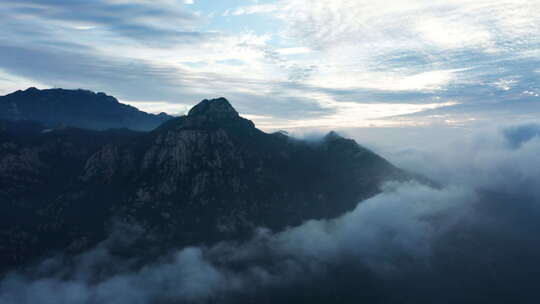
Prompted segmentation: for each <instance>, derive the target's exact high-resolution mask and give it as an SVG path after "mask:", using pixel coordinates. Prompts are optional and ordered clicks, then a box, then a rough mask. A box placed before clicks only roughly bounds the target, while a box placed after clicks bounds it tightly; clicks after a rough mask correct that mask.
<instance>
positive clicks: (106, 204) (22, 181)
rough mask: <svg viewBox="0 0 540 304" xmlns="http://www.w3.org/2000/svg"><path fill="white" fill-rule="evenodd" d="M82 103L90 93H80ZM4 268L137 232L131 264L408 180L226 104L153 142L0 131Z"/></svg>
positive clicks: (164, 128) (123, 136) (207, 103)
mask: <svg viewBox="0 0 540 304" xmlns="http://www.w3.org/2000/svg"><path fill="white" fill-rule="evenodd" d="M88 94H90V93H88ZM0 128H1V131H0V201H1V202H2V207H1V208H2V213H1V214H0V244H2V247H0V261H2V262H0V263H2V265H1V266H2V267H3V268H4V269H6V268H7V267H11V266H13V265H17V264H24V263H27V262H29V261H32V260H34V259H36V258H37V257H40V256H43V255H45V254H47V253H49V252H52V251H54V250H61V251H63V252H65V253H77V252H81V251H82V250H85V249H87V248H91V247H92V246H95V245H96V244H97V243H98V242H100V241H102V240H104V239H105V238H107V236H108V235H109V234H110V233H111V230H112V229H113V227H114V226H115V224H118V223H121V224H125V225H133V226H137V227H141V229H143V231H144V233H143V234H142V236H141V237H140V240H139V241H138V242H137V244H138V245H137V246H135V247H132V248H130V250H129V252H123V253H121V254H128V255H155V254H159V253H163V252H164V251H166V250H168V249H170V248H173V247H174V248H178V247H180V246H185V245H193V244H208V243H214V242H217V241H220V240H225V239H243V238H246V237H249V236H250V235H251V233H252V232H253V230H254V229H255V228H257V227H266V228H269V229H271V230H274V231H279V230H282V229H284V228H286V227H287V226H295V225H298V224H300V223H302V222H303V221H305V220H308V219H320V218H332V217H335V216H338V215H340V214H343V213H344V212H346V211H349V210H351V209H353V208H354V207H355V206H356V205H357V203H358V202H359V201H361V200H363V199H365V198H368V197H370V196H373V195H375V194H377V193H379V192H380V190H379V187H380V185H381V183H383V182H384V181H387V180H393V179H394V180H404V179H410V178H411V176H410V175H408V174H407V173H405V172H403V171H402V170H400V169H398V168H396V167H394V166H393V165H391V164H390V163H389V162H388V161H386V160H385V159H383V158H381V157H380V156H378V155H376V154H375V153H373V152H371V151H369V150H368V149H365V148H363V147H361V146H359V145H358V144H357V143H356V142H355V141H354V140H351V139H346V138H343V137H341V136H339V135H338V134H336V133H334V132H330V133H329V134H328V135H326V136H325V137H324V138H322V139H321V140H320V141H318V142H313V141H311V142H307V141H302V140H298V139H294V138H291V137H289V136H287V135H285V134H283V133H282V132H278V133H273V134H268V133H265V132H262V131H260V130H259V129H257V128H255V126H254V124H253V123H252V122H251V121H249V120H247V119H244V118H242V117H240V116H239V115H238V113H237V112H236V111H235V110H234V108H233V107H232V106H231V105H230V104H229V102H228V101H227V100H226V99H224V98H219V99H213V100H203V101H202V102H201V103H199V104H198V105H196V106H195V107H193V108H192V109H191V111H190V112H189V114H188V115H186V116H182V117H178V118H174V119H171V120H169V121H167V122H165V123H164V124H162V125H161V126H160V127H158V128H156V129H155V130H153V131H151V132H134V131H130V130H126V129H123V130H108V131H91V130H84V129H77V128H71V127H65V128H57V129H48V127H47V126H43V125H40V124H38V123H34V122H25V121H19V122H11V121H4V122H2V123H1V124H0Z"/></svg>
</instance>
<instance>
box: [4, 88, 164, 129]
mask: <svg viewBox="0 0 540 304" xmlns="http://www.w3.org/2000/svg"><path fill="white" fill-rule="evenodd" d="M171 118H173V117H172V116H169V115H167V114H165V113H161V114H159V115H154V114H149V113H146V112H142V111H139V110H138V109H137V108H135V107H132V106H129V105H126V104H122V103H119V102H118V100H117V99H116V98H114V97H112V96H108V95H106V94H105V93H94V92H92V91H87V90H64V89H48V90H38V89H36V88H29V89H27V90H25V91H17V92H14V93H11V94H8V95H5V96H0V119H4V120H14V121H20V120H27V121H36V122H40V123H42V124H44V125H47V126H50V127H55V126H58V125H68V126H73V127H79V128H87V129H94V130H105V129H111V128H128V129H132V130H140V131H149V130H152V129H154V128H156V127H157V126H159V125H160V124H161V123H163V122H165V121H167V120H169V119H171Z"/></svg>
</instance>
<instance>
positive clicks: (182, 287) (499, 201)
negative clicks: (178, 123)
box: [0, 124, 540, 304]
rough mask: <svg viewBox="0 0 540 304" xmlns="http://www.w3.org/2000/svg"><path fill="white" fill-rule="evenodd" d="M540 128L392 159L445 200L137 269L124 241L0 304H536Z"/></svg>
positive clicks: (405, 200) (397, 195)
mask: <svg viewBox="0 0 540 304" xmlns="http://www.w3.org/2000/svg"><path fill="white" fill-rule="evenodd" d="M539 128H540V125H535V124H528V125H521V126H512V127H508V128H503V129H496V130H495V131H493V130H492V131H489V132H482V133H477V134H475V135H471V136H464V137H463V138H462V139H460V140H459V141H456V142H448V143H446V144H443V145H433V146H430V147H427V148H425V149H422V150H420V149H418V150H416V151H414V150H410V149H409V150H408V151H409V152H408V153H406V154H405V153H402V154H396V156H395V157H396V159H395V160H396V162H397V163H398V164H400V165H403V166H404V167H406V168H408V169H415V170H416V171H418V172H421V173H423V174H425V175H426V176H428V177H430V178H431V179H433V180H436V181H438V182H440V183H441V184H442V185H443V186H442V187H440V188H433V187H430V186H427V185H423V184H419V183H416V182H407V183H388V184H386V185H385V187H384V189H383V190H384V191H383V192H382V193H381V194H379V195H377V196H375V197H373V198H371V199H368V200H366V201H363V202H361V203H360V204H359V205H358V207H357V208H356V209H355V210H353V211H352V212H350V213H347V214H345V215H343V216H341V217H339V218H337V219H333V220H312V221H308V222H306V223H304V224H303V225H301V226H299V227H293V228H290V229H288V230H286V231H283V232H280V233H273V232H271V231H268V230H265V229H262V228H261V229H260V230H259V231H258V232H257V234H256V236H254V237H253V239H251V240H250V241H247V242H243V243H235V242H224V243H220V244H217V245H214V246H211V247H191V248H184V249H179V250H178V251H176V252H172V253H170V254H169V255H166V256H163V257H162V258H161V259H159V260H157V261H156V260H153V261H150V262H144V261H142V260H136V259H122V258H120V257H119V256H118V255H115V254H114V252H115V249H114V248H115V246H120V245H121V244H119V240H125V238H126V236H136V235H138V234H139V233H144V231H142V230H138V229H137V228H136V227H128V228H129V229H128V230H126V227H123V228H122V227H120V228H121V229H120V228H119V229H117V231H116V233H114V234H113V235H111V237H110V238H109V239H108V240H106V241H104V242H103V243H101V244H100V245H99V246H97V247H96V248H94V249H92V250H90V251H88V252H85V253H84V254H81V255H79V256H77V257H71V258H70V257H62V256H56V257H53V258H51V259H49V260H47V261H45V262H42V263H41V264H40V265H37V266H35V267H32V268H30V269H28V270H25V271H19V272H14V273H11V274H8V275H7V276H6V277H4V278H3V279H2V281H1V283H0V303H1V304H11V303H33V304H35V303H119V304H123V303H141V304H143V303H144V304H146V303H229V302H234V303H253V302H257V303H278V302H289V303H299V302H309V303H359V302H362V301H365V302H367V303H536V299H537V297H536V296H535V295H536V291H535V290H536V287H537V286H536V285H535V284H536V282H538V278H539V276H540V243H539V242H538V237H537V235H536V232H537V231H540V202H539V200H540V188H538V186H537V185H539V184H540V165H539V162H538V161H537V158H538V155H540V154H539V152H540V138H539V137H538V129H539ZM531 134H533V135H531ZM398 155H399V157H398ZM126 242H128V243H129V239H128V240H127V241H126Z"/></svg>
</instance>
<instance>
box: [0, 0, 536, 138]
mask: <svg viewBox="0 0 540 304" xmlns="http://www.w3.org/2000/svg"><path fill="white" fill-rule="evenodd" d="M188 2H189V1H188ZM188 2H185V1H175V0H160V1H137V2H136V3H134V2H132V1H123V0H92V1H41V0H23V1H7V2H5V4H4V5H3V7H2V8H1V9H0V17H2V18H0V20H1V21H0V25H1V26H2V28H3V29H4V33H5V35H4V36H3V37H2V38H0V47H1V48H0V54H1V55H2V56H0V58H2V59H0V72H1V73H2V75H4V76H5V77H3V78H6V80H5V81H2V82H0V85H1V87H0V90H2V92H6V93H7V92H8V91H10V90H16V89H20V88H21V87H24V86H27V85H28V83H33V84H35V85H37V86H41V87H50V86H63V87H67V88H77V87H84V88H88V89H93V90H98V91H106V92H108V93H110V94H114V95H117V96H118V97H119V98H120V99H121V100H126V101H132V102H139V103H140V104H143V105H144V104H150V103H154V106H149V107H148V109H151V110H155V111H160V109H158V108H160V107H161V109H171V108H172V106H171V105H173V106H174V104H179V109H182V110H183V109H184V108H185V107H186V105H191V104H194V103H195V102H197V101H198V100H200V99H203V98H209V97H215V96H226V97H228V98H229V99H230V100H232V101H233V102H235V103H238V107H239V110H240V111H241V112H242V113H244V114H249V115H254V117H261V116H264V117H265V118H264V119H256V120H257V122H258V123H259V124H260V125H261V126H263V127H265V128H274V129H275V128H296V127H302V126H304V127H307V126H309V127H319V128H321V127H359V126H368V125H379V126H384V125H403V124H407V125H410V124H414V123H415V121H416V120H421V121H422V123H426V124H432V123H438V122H441V121H442V122H444V123H446V124H450V125H454V124H456V123H467V122H468V121H469V120H470V119H471V118H473V119H477V120H486V119H488V118H489V116H490V115H491V114H492V113H493V114H494V115H498V116H500V117H501V118H503V119H505V120H508V121H512V120H514V121H515V120H519V119H520V117H521V115H522V112H523V111H525V112H527V111H528V112H534V113H537V112H538V109H537V106H536V103H537V101H538V98H540V97H539V96H538V95H539V94H540V85H539V83H538V71H539V70H540V62H539V61H538V52H539V49H540V39H539V38H538V37H540V35H539V34H540V33H539V30H538V29H539V28H540V24H539V21H538V18H537V17H536V15H535V13H534V12H536V11H538V10H539V9H540V7H539V5H538V3H536V2H535V1H525V0H497V1H483V0H482V1H472V0H459V1H452V3H448V2H447V1H424V0H415V1H393V2H392V5H387V4H386V3H383V2H373V1H352V0H336V1H327V0H323V1H313V0H276V1H262V2H261V3H258V4H254V5H249V6H238V3H237V2H234V1H223V2H220V3H215V2H214V3H211V2H208V3H207V2H205V1H196V2H195V3H193V4H189V5H188V4H187V3H188ZM19 53H20V54H19ZM14 54H16V55H17V56H18V57H17V58H15V59H14V58H13V56H14ZM64 58H66V59H64ZM21 78H22V79H21ZM261 105H263V106H262V107H261ZM366 105H369V107H368V106H366ZM373 105H375V106H373ZM388 108H391V109H392V111H389V110H388ZM434 108H439V109H438V110H437V112H436V114H434V112H433V111H434V110H433V109H434ZM180 111H181V110H179V112H180ZM302 112H306V113H308V115H306V116H304V115H302ZM411 113H417V115H416V116H415V117H414V118H412V119H403V118H402V117H400V118H399V119H395V117H394V116H396V115H398V116H400V115H410V114H411ZM486 113H488V114H487V115H486ZM437 115H438V116H437ZM441 116H444V117H447V118H448V119H444V120H441V119H440V117H441Z"/></svg>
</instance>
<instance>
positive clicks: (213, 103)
mask: <svg viewBox="0 0 540 304" xmlns="http://www.w3.org/2000/svg"><path fill="white" fill-rule="evenodd" d="M188 116H210V117H213V118H218V119H222V118H236V117H238V116H239V115H238V112H236V110H235V109H234V108H233V107H232V106H231V104H230V103H229V101H228V100H227V99H225V98H224V97H220V98H216V99H205V100H203V101H201V102H200V103H199V104H197V105H196V106H194V107H193V108H191V110H190V111H189V113H188Z"/></svg>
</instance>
